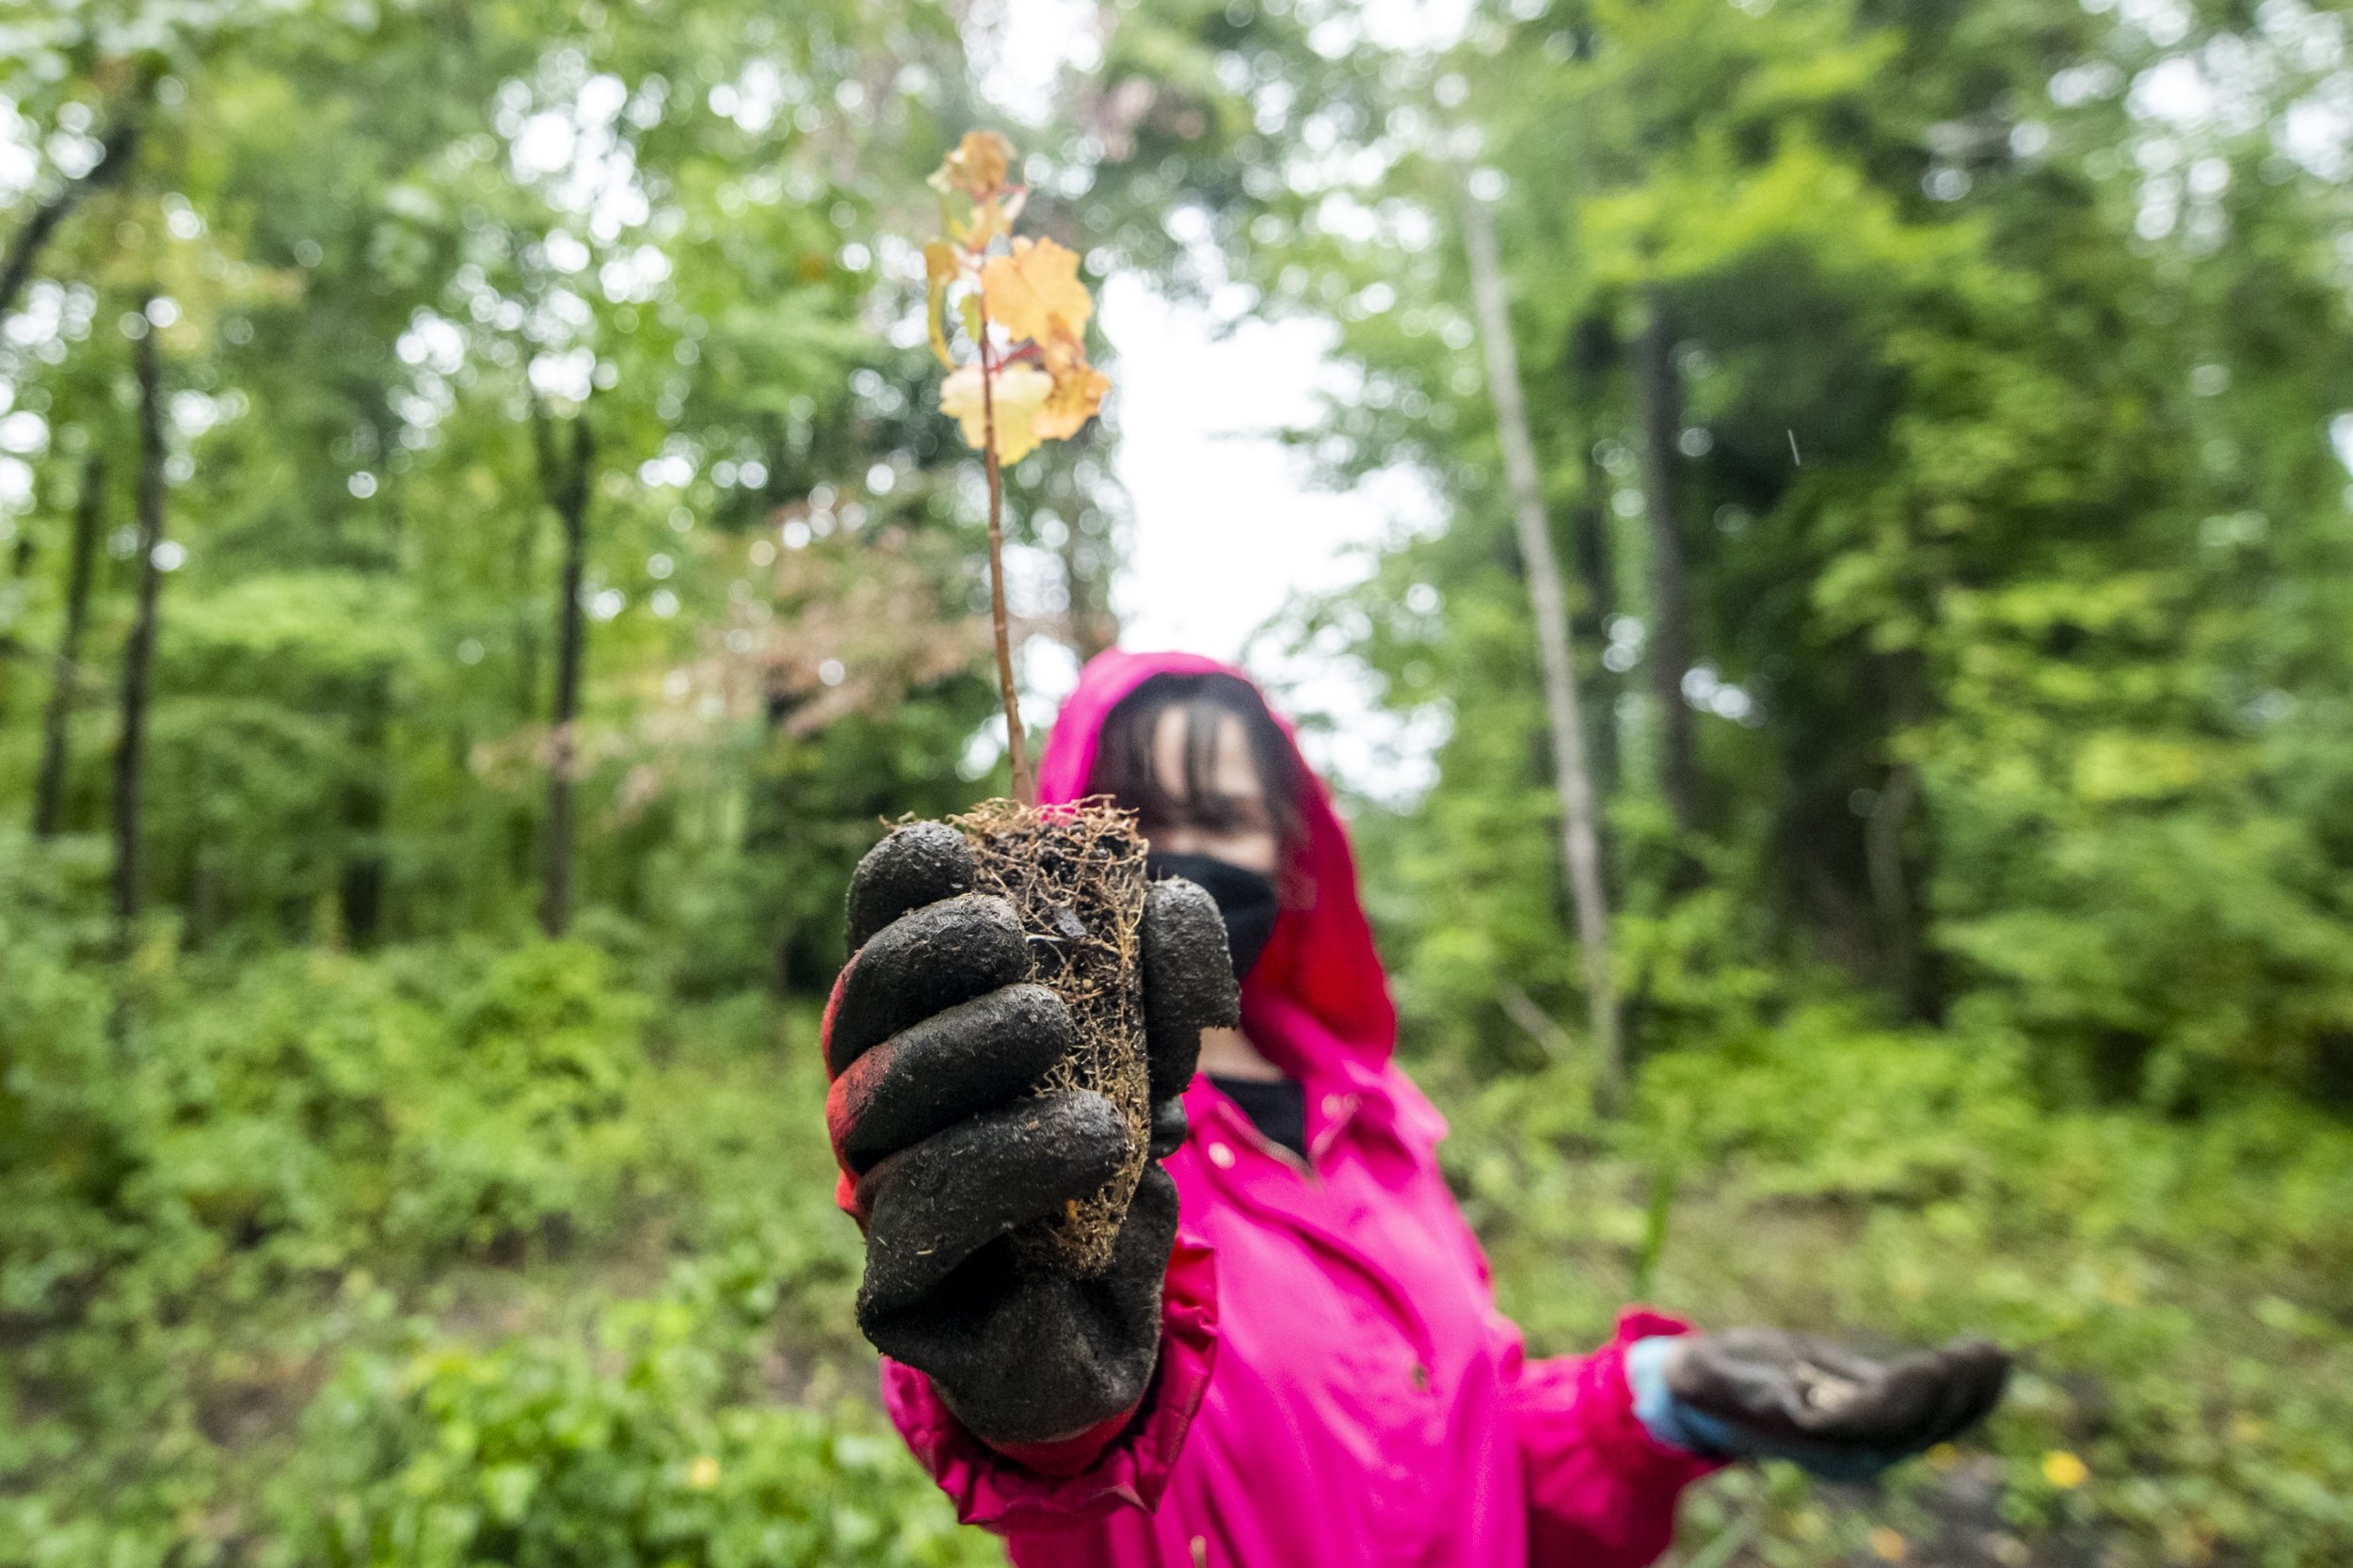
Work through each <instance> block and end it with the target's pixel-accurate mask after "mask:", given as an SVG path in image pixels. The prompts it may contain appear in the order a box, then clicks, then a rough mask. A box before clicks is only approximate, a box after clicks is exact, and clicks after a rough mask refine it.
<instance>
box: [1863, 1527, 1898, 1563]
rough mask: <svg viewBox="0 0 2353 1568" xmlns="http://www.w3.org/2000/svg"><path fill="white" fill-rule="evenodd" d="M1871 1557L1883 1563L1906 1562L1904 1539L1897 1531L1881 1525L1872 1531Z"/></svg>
mask: <svg viewBox="0 0 2353 1568" xmlns="http://www.w3.org/2000/svg"><path fill="white" fill-rule="evenodd" d="M1871 1555H1872V1556H1873V1557H1875V1558H1878V1559H1879V1560H1881V1562H1901V1561H1902V1560H1904V1538H1903V1536H1902V1535H1901V1534H1900V1533H1898V1532H1897V1531H1895V1530H1892V1529H1889V1528H1887V1527H1886V1526H1885V1525H1881V1526H1879V1527H1878V1528H1875V1529H1873V1530H1872V1531H1871Z"/></svg>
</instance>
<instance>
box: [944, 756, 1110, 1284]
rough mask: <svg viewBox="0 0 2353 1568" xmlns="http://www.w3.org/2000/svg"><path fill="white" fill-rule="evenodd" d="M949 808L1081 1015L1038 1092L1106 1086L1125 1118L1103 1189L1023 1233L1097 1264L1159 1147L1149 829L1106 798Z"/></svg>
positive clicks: (1051, 1252)
mask: <svg viewBox="0 0 2353 1568" xmlns="http://www.w3.org/2000/svg"><path fill="white" fill-rule="evenodd" d="M951 820H952V824H953V825H954V826H955V827H956V828H958V829H959V830H961V831H962V832H963V834H964V836H965V838H966V839H967V840H968V841H969V843H970V845H971V850H972V862H973V871H974V875H973V890H974V891H976V892H980V893H985V894H992V895H994V896H996V897H999V898H1001V899H1003V900H1005V901H1006V902H1007V903H1008V904H1012V905H1013V907H1014V909H1015V911H1016V913H1017V914H1018V915H1019V916H1020V919H1021V925H1022V929H1023V932H1024V934H1025V935H1026V936H1028V939H1029V949H1030V978H1031V979H1032V980H1034V981H1036V982H1037V983H1039V984H1044V985H1048V986H1050V987H1052V988H1053V989H1054V991H1056V992H1057V993H1058V994H1060V996H1061V997H1062V999H1063V1002H1064V1005H1065V1006H1066V1007H1067V1008H1068V1009H1069V1012H1070V1019H1071V1023H1072V1024H1073V1025H1074V1026H1075V1032H1076V1035H1077V1039H1076V1041H1075V1043H1074V1045H1073V1047H1072V1048H1071V1049H1070V1051H1069V1052H1068V1053H1067V1054H1066V1055H1064V1057H1063V1058H1062V1059H1061V1060H1060V1061H1058V1062H1056V1063H1055V1064H1053V1065H1052V1066H1050V1067H1048V1069H1047V1070H1046V1072H1045V1075H1044V1076H1043V1077H1041V1078H1040V1079H1039V1080H1038V1081H1037V1084H1036V1086H1035V1087H1036V1090H1037V1092H1038V1093H1039V1094H1061V1093H1066V1092H1068V1091H1071V1090H1086V1091H1091V1092H1093V1093H1095V1094H1098V1095H1101V1096H1103V1097H1104V1098H1105V1099H1107V1100H1109V1101H1111V1103H1112V1107H1113V1108H1114V1109H1116V1110H1117V1112H1119V1115H1120V1118H1121V1120H1122V1121H1123V1122H1124V1123H1125V1124H1126V1126H1127V1129H1128V1156H1127V1159H1126V1160H1124V1161H1123V1162H1122V1163H1121V1165H1120V1167H1119V1169H1118V1171H1117V1172H1116V1173H1115V1174H1114V1175H1113V1176H1112V1178H1111V1180H1110V1181H1108V1182H1107V1183H1105V1184H1104V1186H1103V1187H1102V1189H1101V1190H1100V1191H1098V1192H1096V1193H1095V1194H1094V1195H1093V1196H1091V1197H1087V1198H1083V1199H1080V1200H1079V1201H1077V1202H1075V1203H1072V1204H1070V1205H1069V1206H1068V1207H1067V1209H1066V1211H1065V1212H1064V1215H1063V1216H1062V1217H1061V1218H1060V1219H1058V1220H1054V1221H1051V1222H1048V1223H1044V1224H1032V1225H1026V1226H1024V1227H1022V1228H1021V1229H1020V1230H1017V1231H1016V1232H1015V1233H1014V1236H1013V1240H1014V1244H1015V1245H1016V1247H1017V1248H1019V1249H1020V1250H1021V1251H1022V1252H1023V1253H1025V1254H1026V1255H1028V1256H1031V1257H1032V1258H1033V1259H1036V1260H1038V1261H1041V1262H1048V1263H1051V1264H1053V1265H1056V1266H1058V1267H1060V1268H1063V1269H1065V1270H1068V1271H1069V1272H1073V1273H1078V1274H1092V1273H1097V1272H1101V1271H1102V1270H1103V1269H1104V1268H1105V1267H1106V1266H1107V1265H1109V1263H1110V1262H1111V1259H1112V1243H1113V1242H1114V1241H1115V1240H1117V1238H1118V1235H1119V1226H1120V1222H1121V1221H1122V1220H1123V1219H1124V1218H1125V1217H1126V1216H1127V1212H1128V1200H1129V1199H1130V1198H1131V1197H1133V1195H1134V1193H1135V1190H1136V1180H1137V1178H1138V1177H1139V1176H1142V1175H1143V1174H1144V1162H1145V1160H1147V1159H1148V1158H1149V1138H1150V1116H1151V1103H1150V1098H1149V1092H1150V1086H1149V1081H1148V1079H1147V1076H1146V1073H1147V1068H1146V1064H1145V1057H1144V980H1143V962H1142V931H1143V924H1144V838H1143V835H1142V834H1141V833H1139V832H1138V831H1137V829H1136V819H1135V814H1134V813H1133V812H1129V811H1123V810H1121V809H1119V808H1117V807H1115V806H1113V805H1112V803H1111V802H1110V801H1109V800H1108V799H1103V798H1096V799H1091V800H1084V801H1080V802H1079V803H1078V804H1077V805H1075V806H1055V807H1048V808H1044V809H1039V808H1034V807H1028V806H1022V805H1019V804H1016V802H1014V801H1010V800H990V801H983V802H982V803H981V804H980V805H979V806H977V807H975V808H972V810H971V811H969V812H968V813H967V814H966V815H964V816H961V817H956V818H952V819H951Z"/></svg>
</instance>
